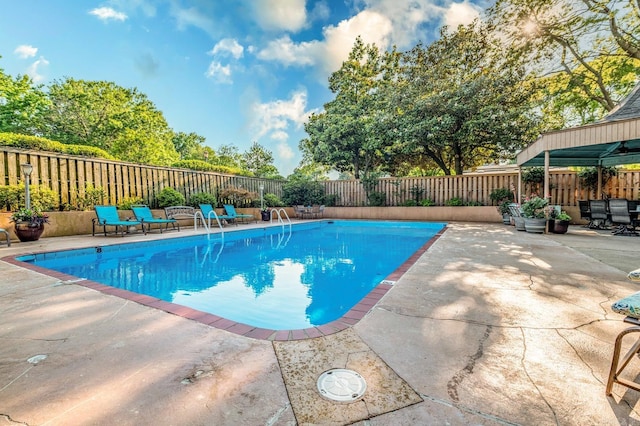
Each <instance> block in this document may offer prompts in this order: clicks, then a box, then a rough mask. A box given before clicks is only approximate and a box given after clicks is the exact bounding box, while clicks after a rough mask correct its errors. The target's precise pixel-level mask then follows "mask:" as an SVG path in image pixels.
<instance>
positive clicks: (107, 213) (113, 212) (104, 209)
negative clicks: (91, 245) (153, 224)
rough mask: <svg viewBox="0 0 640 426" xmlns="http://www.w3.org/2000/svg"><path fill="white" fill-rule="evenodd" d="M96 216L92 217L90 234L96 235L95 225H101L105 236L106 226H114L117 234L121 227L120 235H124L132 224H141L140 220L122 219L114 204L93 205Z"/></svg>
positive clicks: (143, 230)
mask: <svg viewBox="0 0 640 426" xmlns="http://www.w3.org/2000/svg"><path fill="white" fill-rule="evenodd" d="M94 208H95V211H96V216H97V217H95V218H93V219H92V222H93V227H92V228H93V229H92V235H93V236H95V235H96V225H98V226H102V230H103V231H104V235H105V237H106V236H107V226H113V227H115V232H116V235H118V231H119V230H120V229H122V236H123V237H124V234H125V232H129V229H130V228H131V227H132V226H133V227H135V226H138V225H142V222H140V221H139V220H122V219H120V217H119V216H118V209H117V208H116V206H95V207H94ZM142 232H144V233H145V235H146V233H147V232H146V231H145V229H144V226H142Z"/></svg>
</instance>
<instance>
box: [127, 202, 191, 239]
mask: <svg viewBox="0 0 640 426" xmlns="http://www.w3.org/2000/svg"><path fill="white" fill-rule="evenodd" d="M131 210H133V214H134V215H135V216H136V219H138V220H139V221H140V222H142V225H143V226H144V225H147V232H150V231H151V225H153V224H157V225H159V227H158V229H160V233H161V234H162V228H163V227H164V229H165V230H166V229H168V227H169V224H171V226H173V229H176V225H178V231H180V224H179V223H178V221H177V220H175V219H162V218H158V217H153V213H152V212H151V209H150V208H149V207H148V206H132V207H131Z"/></svg>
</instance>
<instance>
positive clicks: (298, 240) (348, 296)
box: [18, 221, 446, 330]
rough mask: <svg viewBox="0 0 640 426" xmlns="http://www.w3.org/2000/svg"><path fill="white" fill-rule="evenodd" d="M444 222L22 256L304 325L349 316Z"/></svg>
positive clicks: (260, 233) (310, 228)
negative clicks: (347, 313)
mask: <svg viewBox="0 0 640 426" xmlns="http://www.w3.org/2000/svg"><path fill="white" fill-rule="evenodd" d="M445 225H446V224H444V223H414V222H411V223H408V222H369V221H366V222H365V221H322V222H313V223H303V224H297V225H293V226H292V227H289V226H285V227H281V226H276V227H270V228H260V229H252V230H243V231H238V232H228V233H225V236H224V241H222V240H221V239H220V237H219V236H214V235H212V236H211V239H210V240H208V239H207V237H206V236H204V235H203V236H193V237H183V238H174V239H170V240H161V241H153V242H144V243H128V244H116V245H113V246H102V247H98V248H95V247H94V248H91V249H81V250H69V251H64V252H52V253H43V254H38V255H35V256H34V255H30V256H24V257H22V258H19V259H18V260H22V261H25V262H31V263H34V264H36V265H38V266H41V267H44V268H48V269H52V270H56V271H60V272H63V273H66V274H70V275H73V276H76V277H79V278H86V279H89V280H92V281H96V282H99V283H101V284H105V285H109V286H113V287H117V288H122V289H126V290H130V291H133V292H136V293H141V294H146V295H149V296H153V297H157V298H159V299H162V300H165V301H168V302H173V303H177V304H180V305H183V306H188V307H190V308H193V309H198V310H200V311H204V312H208V313H211V314H215V315H218V316H221V317H224V318H227V319H230V320H233V321H236V322H241V323H245V324H248V325H252V326H256V327H262V328H268V329H274V330H283V329H300V328H307V327H312V326H318V325H322V324H326V323H329V322H331V321H334V320H336V319H338V318H340V317H342V316H343V315H344V314H345V313H346V312H347V311H349V309H351V308H352V307H353V306H354V305H356V304H357V303H358V302H359V301H360V300H361V299H362V298H363V297H365V296H366V295H367V294H368V293H369V292H370V291H371V290H372V289H373V288H374V287H376V286H377V285H378V284H379V283H380V282H381V281H383V280H384V279H385V278H386V277H387V276H388V275H389V274H390V273H392V272H393V271H394V270H395V269H396V268H397V267H398V266H400V265H401V264H402V263H403V262H404V261H406V260H407V259H408V258H409V257H410V256H411V255H412V254H413V253H414V252H415V251H416V250H417V249H419V248H420V247H422V245H424V244H425V243H426V242H427V241H428V240H429V239H431V238H432V237H433V236H434V235H435V234H437V233H438V232H439V231H440V230H441V229H442V228H443V227H444V226H445ZM98 251H99V252H98Z"/></svg>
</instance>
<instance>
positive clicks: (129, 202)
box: [118, 197, 144, 210]
mask: <svg viewBox="0 0 640 426" xmlns="http://www.w3.org/2000/svg"><path fill="white" fill-rule="evenodd" d="M140 204H144V200H143V199H142V198H140V197H125V198H123V199H122V201H120V203H119V204H118V208H119V209H120V210H131V206H136V205H140Z"/></svg>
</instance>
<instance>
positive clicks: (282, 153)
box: [276, 141, 296, 160]
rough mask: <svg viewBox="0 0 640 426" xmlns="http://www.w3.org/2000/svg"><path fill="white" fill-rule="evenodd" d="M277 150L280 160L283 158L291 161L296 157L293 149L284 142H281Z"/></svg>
mask: <svg viewBox="0 0 640 426" xmlns="http://www.w3.org/2000/svg"><path fill="white" fill-rule="evenodd" d="M276 149H277V155H278V158H281V159H283V160H291V159H293V158H294V157H295V156H296V153H295V152H294V151H293V149H292V148H291V147H290V146H289V144H287V143H286V142H284V141H283V142H280V143H279V144H278V146H277V147H276Z"/></svg>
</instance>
